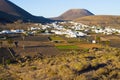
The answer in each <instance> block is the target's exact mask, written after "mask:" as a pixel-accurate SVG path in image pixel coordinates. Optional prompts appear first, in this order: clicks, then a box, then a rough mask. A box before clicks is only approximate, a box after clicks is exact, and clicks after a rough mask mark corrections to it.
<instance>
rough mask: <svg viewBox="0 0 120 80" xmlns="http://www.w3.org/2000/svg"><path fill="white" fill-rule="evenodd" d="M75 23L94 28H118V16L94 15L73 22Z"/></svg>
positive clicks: (119, 17) (119, 21)
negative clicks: (93, 26)
mask: <svg viewBox="0 0 120 80" xmlns="http://www.w3.org/2000/svg"><path fill="white" fill-rule="evenodd" d="M74 21H75V22H81V23H84V24H87V25H96V26H111V27H115V28H120V25H119V24H120V16H112V15H96V16H86V17H82V18H78V19H75V20H74Z"/></svg>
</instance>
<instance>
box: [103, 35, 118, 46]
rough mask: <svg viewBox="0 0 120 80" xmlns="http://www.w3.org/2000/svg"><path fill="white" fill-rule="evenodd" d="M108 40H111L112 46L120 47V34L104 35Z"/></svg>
mask: <svg viewBox="0 0 120 80" xmlns="http://www.w3.org/2000/svg"><path fill="white" fill-rule="evenodd" d="M104 38H106V39H107V40H110V46H111V47H116V48H120V35H109V36H104Z"/></svg>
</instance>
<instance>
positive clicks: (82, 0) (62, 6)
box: [10, 0, 120, 17]
mask: <svg viewBox="0 0 120 80" xmlns="http://www.w3.org/2000/svg"><path fill="white" fill-rule="evenodd" d="M10 1H11V2H13V3H15V4H16V5H18V6H19V7H21V8H23V9H24V10H26V11H28V12H30V13H31V14H33V15H36V16H44V17H57V16H59V15H61V14H62V13H64V12H65V11H67V10H69V9H87V10H89V11H90V12H92V13H93V14H96V15H120V0H10Z"/></svg>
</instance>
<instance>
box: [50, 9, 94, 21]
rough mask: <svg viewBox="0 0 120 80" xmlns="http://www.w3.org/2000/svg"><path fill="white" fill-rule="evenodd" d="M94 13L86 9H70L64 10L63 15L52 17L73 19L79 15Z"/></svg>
mask: <svg viewBox="0 0 120 80" xmlns="http://www.w3.org/2000/svg"><path fill="white" fill-rule="evenodd" d="M90 15H94V14H93V13H91V12H90V11H88V10H86V9H70V10H68V11H66V12H64V13H63V14H62V15H60V16H58V17H55V18H52V19H54V20H73V19H76V18H79V17H84V16H90Z"/></svg>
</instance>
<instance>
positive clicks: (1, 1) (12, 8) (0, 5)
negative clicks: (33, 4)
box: [0, 0, 52, 23]
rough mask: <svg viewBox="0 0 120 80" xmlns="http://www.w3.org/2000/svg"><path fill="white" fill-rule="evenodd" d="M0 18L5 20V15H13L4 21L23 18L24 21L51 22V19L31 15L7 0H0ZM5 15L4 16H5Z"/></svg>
mask: <svg viewBox="0 0 120 80" xmlns="http://www.w3.org/2000/svg"><path fill="white" fill-rule="evenodd" d="M0 14H2V15H4V16H1V15H0V19H3V20H7V18H6V16H13V17H14V19H13V18H12V19H11V20H10V19H9V17H8V20H7V21H6V22H14V21H16V20H19V19H20V20H23V21H25V22H29V21H31V22H41V23H46V22H52V20H50V19H47V18H44V17H42V16H41V17H38V16H33V15H32V14H30V13H29V12H27V11H25V10H24V9H22V8H21V7H19V6H17V5H15V4H14V3H12V2H11V1H9V0H0ZM5 15H6V16H5Z"/></svg>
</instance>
